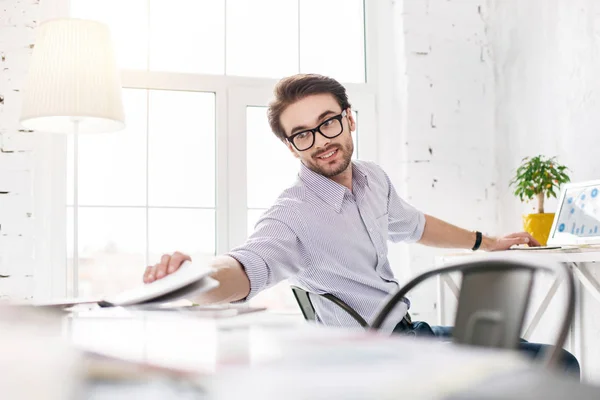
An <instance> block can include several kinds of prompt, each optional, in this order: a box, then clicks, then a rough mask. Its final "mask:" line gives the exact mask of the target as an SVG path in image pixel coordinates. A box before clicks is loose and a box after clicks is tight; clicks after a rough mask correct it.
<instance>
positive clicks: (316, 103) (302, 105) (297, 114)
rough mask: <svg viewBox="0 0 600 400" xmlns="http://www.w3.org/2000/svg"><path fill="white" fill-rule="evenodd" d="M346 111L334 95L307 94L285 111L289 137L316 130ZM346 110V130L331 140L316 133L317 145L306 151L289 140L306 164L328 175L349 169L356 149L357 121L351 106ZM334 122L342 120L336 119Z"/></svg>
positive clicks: (344, 127)
mask: <svg viewBox="0 0 600 400" xmlns="http://www.w3.org/2000/svg"><path fill="white" fill-rule="evenodd" d="M342 111H343V110H342V109H341V107H340V105H339V104H338V102H337V101H336V100H335V97H333V95H331V94H317V95H312V96H307V97H305V98H303V99H302V100H299V101H297V102H295V103H293V104H291V105H290V106H288V107H287V108H286V109H285V110H284V112H283V113H282V114H281V125H282V126H283V129H284V130H285V134H286V136H287V137H290V136H292V135H293V134H295V133H298V132H301V131H305V130H307V129H314V128H316V127H317V126H319V125H320V124H321V123H323V122H324V121H326V120H328V119H330V118H331V117H334V116H336V115H340V114H341V113H342ZM346 112H347V116H346V117H343V118H342V121H341V123H342V128H343V131H342V133H341V134H340V135H339V136H337V137H334V138H333V139H329V138H326V137H325V136H323V135H322V134H320V133H319V132H315V134H314V135H315V141H314V144H313V146H312V147H310V148H309V149H307V150H304V151H299V150H298V149H296V148H295V147H294V146H293V145H292V144H291V143H289V141H287V142H286V143H287V146H288V148H289V149H290V151H291V152H292V153H293V154H294V156H295V157H297V158H299V159H300V160H301V161H302V163H303V164H304V165H306V166H307V167H308V168H310V169H311V170H313V171H314V172H316V173H318V174H321V175H323V176H326V177H328V178H331V177H334V176H336V175H339V174H341V173H342V172H344V171H345V170H346V169H348V167H349V165H350V161H351V159H352V153H353V152H354V144H353V143H352V136H351V132H352V131H354V130H355V129H356V123H355V121H354V118H353V117H352V112H351V111H350V109H349V108H348V109H347V110H346ZM334 123H336V124H337V123H338V122H337V121H334ZM309 135H310V133H309ZM332 152H333V153H332Z"/></svg>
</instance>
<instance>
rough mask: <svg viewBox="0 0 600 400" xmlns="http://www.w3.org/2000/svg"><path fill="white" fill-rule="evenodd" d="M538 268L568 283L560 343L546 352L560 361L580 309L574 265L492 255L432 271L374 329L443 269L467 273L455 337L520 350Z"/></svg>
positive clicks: (401, 293) (388, 307) (551, 361)
mask: <svg viewBox="0 0 600 400" xmlns="http://www.w3.org/2000/svg"><path fill="white" fill-rule="evenodd" d="M536 271H546V272H551V273H554V274H556V275H558V276H559V277H562V278H563V281H564V283H565V284H566V285H565V286H566V290H567V292H566V304H565V310H564V315H563V320H562V325H561V328H560V331H559V333H558V336H557V339H556V341H555V343H554V347H550V350H548V351H547V353H546V354H545V357H546V358H545V360H544V362H545V363H546V365H547V366H555V365H557V363H558V360H559V357H560V353H561V350H562V347H563V346H564V344H565V341H566V338H567V336H568V334H569V327H570V326H571V323H572V322H573V316H574V313H575V283H574V279H573V275H572V273H571V270H570V269H569V267H568V266H566V265H565V264H561V263H555V262H548V264H539V263H537V262H536V263H532V262H529V261H524V260H523V259H519V260H517V259H508V258H504V259H501V258H499V257H487V258H485V259H474V260H470V261H466V262H461V263H457V264H454V265H451V266H447V267H443V268H439V269H434V270H431V271H427V272H425V273H422V274H420V275H418V276H417V277H415V278H413V279H412V280H411V281H410V282H408V283H407V284H406V285H405V286H404V287H403V288H401V289H400V290H398V291H397V292H396V293H395V294H394V295H393V296H392V297H391V298H390V299H389V301H388V302H387V303H386V304H385V305H384V306H383V307H382V309H381V310H380V311H379V313H378V314H377V316H376V317H375V319H374V320H373V323H372V324H371V327H370V329H371V330H378V329H379V328H380V327H381V326H382V325H383V323H384V322H385V320H386V318H387V317H388V315H389V314H390V312H391V311H392V310H393V308H394V307H395V306H396V304H398V302H399V301H400V300H401V299H402V298H403V297H405V296H406V295H407V293H408V292H409V291H410V290H412V289H413V288H414V287H415V286H417V285H419V284H420V283H422V282H423V281H425V280H426V279H428V278H431V277H433V276H437V275H439V274H447V273H452V272H460V273H462V283H461V290H460V296H459V299H458V308H457V312H456V319H455V323H454V328H453V333H452V337H453V342H454V343H459V344H469V345H478V346H485V347H495V348H506V349H516V348H517V347H518V344H519V340H520V339H519V338H520V334H521V330H522V327H523V321H524V319H525V313H526V312H527V308H528V305H529V300H530V294H531V288H532V286H533V281H534V275H535V272H536Z"/></svg>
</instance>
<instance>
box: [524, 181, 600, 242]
mask: <svg viewBox="0 0 600 400" xmlns="http://www.w3.org/2000/svg"><path fill="white" fill-rule="evenodd" d="M587 245H600V180H597V181H585V182H579V183H569V184H566V185H564V186H563V188H562V190H561V192H560V196H559V197H558V209H557V210H556V213H555V215H554V221H553V223H552V228H551V229H550V235H549V236H548V245H547V246H542V247H516V248H515V249H518V250H524V249H529V250H544V249H546V250H547V249H561V248H567V247H582V246H587Z"/></svg>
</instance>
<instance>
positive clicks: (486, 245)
mask: <svg viewBox="0 0 600 400" xmlns="http://www.w3.org/2000/svg"><path fill="white" fill-rule="evenodd" d="M495 241H496V239H495V238H493V237H489V236H485V235H484V236H482V238H481V246H479V250H483V251H490V250H492V245H493V244H494V242H495Z"/></svg>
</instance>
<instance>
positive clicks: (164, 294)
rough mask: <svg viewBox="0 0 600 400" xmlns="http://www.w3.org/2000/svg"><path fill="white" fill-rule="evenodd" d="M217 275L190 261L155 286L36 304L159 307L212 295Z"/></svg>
mask: <svg viewBox="0 0 600 400" xmlns="http://www.w3.org/2000/svg"><path fill="white" fill-rule="evenodd" d="M213 272H214V271H213V270H212V269H210V268H208V267H206V266H202V265H197V264H194V263H192V262H190V261H186V262H184V263H183V264H182V265H181V267H179V269H178V270H177V271H176V272H174V273H172V274H170V275H167V276H165V277H164V278H162V279H158V280H156V281H154V282H152V283H147V284H140V285H139V286H137V287H134V288H131V289H129V290H125V291H124V292H121V293H119V294H117V295H115V296H110V297H107V298H96V299H90V298H85V299H82V298H71V299H58V300H53V301H47V302H38V303H33V305H34V306H40V307H69V306H74V305H78V304H86V303H98V304H99V305H100V306H101V307H114V306H121V307H124V306H133V305H140V304H159V303H167V302H172V301H175V300H179V299H184V298H188V297H192V296H196V295H198V294H200V293H204V292H208V291H209V290H212V289H214V288H216V287H217V286H219V282H217V281H216V280H214V279H212V278H211V277H210V275H211V274H212V273H213Z"/></svg>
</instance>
